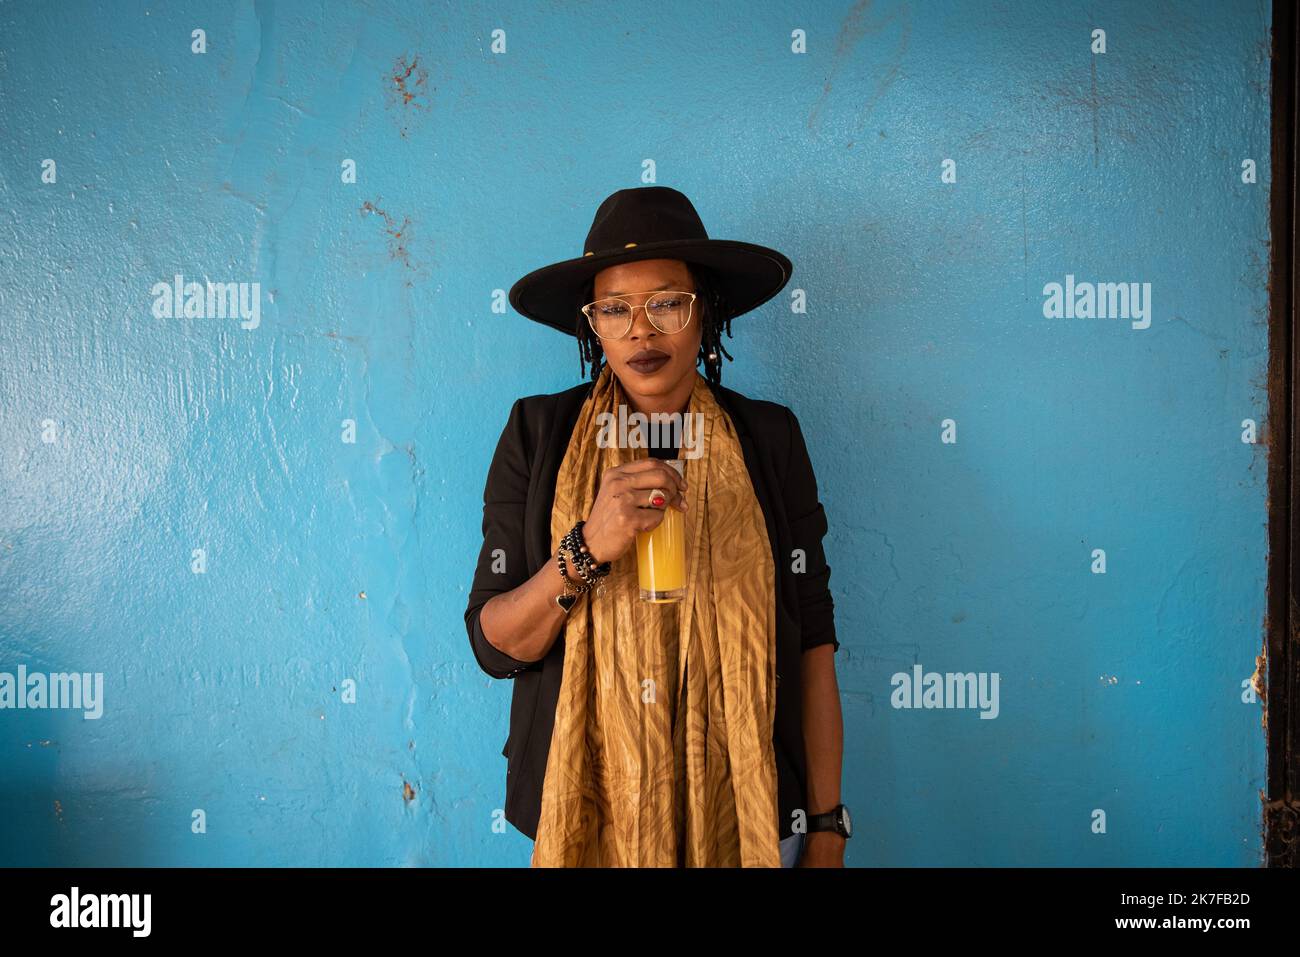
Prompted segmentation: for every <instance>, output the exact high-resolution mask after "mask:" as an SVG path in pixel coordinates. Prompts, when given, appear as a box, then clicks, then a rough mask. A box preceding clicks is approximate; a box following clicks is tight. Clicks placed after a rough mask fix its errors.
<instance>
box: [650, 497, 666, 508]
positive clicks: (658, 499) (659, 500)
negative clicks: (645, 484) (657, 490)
mask: <svg viewBox="0 0 1300 957" xmlns="http://www.w3.org/2000/svg"><path fill="white" fill-rule="evenodd" d="M650 501H651V503H652V504H654V505H656V506H658V505H662V504H663V503H664V497H663V496H662V495H656V496H655V497H654V498H652V499H651V500H650Z"/></svg>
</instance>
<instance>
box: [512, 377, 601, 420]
mask: <svg viewBox="0 0 1300 957" xmlns="http://www.w3.org/2000/svg"><path fill="white" fill-rule="evenodd" d="M590 391H591V383H590V382H580V383H578V384H577V385H575V386H572V387H571V388H568V389H561V390H560V391H559V392H538V393H536V394H534V395H523V396H520V397H519V398H518V399H516V400H515V405H516V406H518V407H519V410H520V411H521V412H522V413H523V414H524V415H526V416H529V417H532V416H535V415H545V416H548V417H549V416H553V415H555V414H556V413H557V412H562V411H564V410H566V409H576V408H577V407H578V406H580V405H582V400H583V399H585V398H586V397H587V393H589V392H590Z"/></svg>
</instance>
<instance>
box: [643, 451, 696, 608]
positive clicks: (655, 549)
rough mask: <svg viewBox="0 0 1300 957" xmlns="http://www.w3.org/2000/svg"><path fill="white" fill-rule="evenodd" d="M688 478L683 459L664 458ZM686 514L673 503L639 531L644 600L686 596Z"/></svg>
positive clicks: (674, 598)
mask: <svg viewBox="0 0 1300 957" xmlns="http://www.w3.org/2000/svg"><path fill="white" fill-rule="evenodd" d="M665 461H666V462H667V463H668V464H669V465H671V466H672V467H673V468H675V469H676V470H677V474H678V475H680V476H682V477H683V478H685V477H686V471H685V470H686V462H685V461H684V460H683V459H665ZM685 519H686V516H685V515H684V514H683V513H682V512H681V511H679V510H678V509H677V508H675V507H673V506H672V505H669V506H667V507H666V508H665V509H664V518H663V521H661V522H660V523H659V524H658V525H656V526H655V527H654V528H652V529H651V530H650V531H648V532H637V533H636V571H637V578H638V579H639V580H640V585H641V600H642V601H652V602H657V603H663V602H670V601H681V600H682V599H683V598H684V597H686V521H685Z"/></svg>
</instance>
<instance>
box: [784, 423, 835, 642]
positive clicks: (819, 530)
mask: <svg viewBox="0 0 1300 957" xmlns="http://www.w3.org/2000/svg"><path fill="white" fill-rule="evenodd" d="M785 411H786V415H787V416H788V417H789V420H790V460H789V464H788V465H787V466H786V473H785V508H786V515H787V516H788V519H789V522H790V532H791V539H792V542H793V544H792V547H793V548H799V549H803V553H804V559H805V561H806V563H807V564H806V566H805V568H804V571H803V572H802V573H801V574H796V575H795V576H794V577H795V583H796V586H797V588H798V591H799V609H800V616H801V618H802V621H803V629H802V631H803V634H802V639H801V644H802V646H803V650H804V651H807V650H808V649H809V648H814V647H816V646H817V645H825V644H830V645H834V650H835V651H839V648H840V643H839V640H838V639H837V638H836V637H835V603H834V601H833V600H832V599H831V590H830V577H831V567H830V565H828V564H827V563H826V553H825V552H824V551H823V549H822V538H823V536H825V534H826V530H827V524H826V511H825V509H823V508H822V505H821V502H820V501H818V499H817V477H816V476H815V475H814V474H813V467H812V460H811V459H810V458H809V456H808V446H807V444H806V443H805V442H804V437H803V430H802V429H800V428H799V419H798V418H797V417H796V416H795V414H794V412H793V411H792V410H791V409H789V408H787V409H786V410H785ZM783 560H784V561H789V560H790V557H789V556H784V557H783Z"/></svg>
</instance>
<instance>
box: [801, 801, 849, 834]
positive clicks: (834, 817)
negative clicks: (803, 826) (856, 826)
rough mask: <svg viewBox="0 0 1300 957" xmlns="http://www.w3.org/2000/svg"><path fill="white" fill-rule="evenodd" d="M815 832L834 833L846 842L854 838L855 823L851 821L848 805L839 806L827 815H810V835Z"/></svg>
mask: <svg viewBox="0 0 1300 957" xmlns="http://www.w3.org/2000/svg"><path fill="white" fill-rule="evenodd" d="M813 831H834V832H835V833H836V834H839V835H840V836H841V837H843V838H844V839H845V840H847V839H848V838H850V837H852V836H853V822H852V821H851V820H850V819H849V809H848V807H847V806H846V805H843V804H837V805H835V806H834V807H833V808H831V809H830V810H829V811H827V812H826V813H825V814H810V815H808V833H809V834H811V833H812V832H813Z"/></svg>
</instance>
